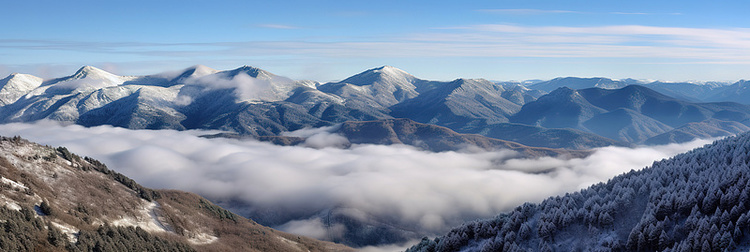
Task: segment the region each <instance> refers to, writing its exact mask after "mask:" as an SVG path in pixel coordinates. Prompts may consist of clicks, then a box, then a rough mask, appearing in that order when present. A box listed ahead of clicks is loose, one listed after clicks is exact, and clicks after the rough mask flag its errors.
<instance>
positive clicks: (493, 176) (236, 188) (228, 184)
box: [0, 122, 707, 238]
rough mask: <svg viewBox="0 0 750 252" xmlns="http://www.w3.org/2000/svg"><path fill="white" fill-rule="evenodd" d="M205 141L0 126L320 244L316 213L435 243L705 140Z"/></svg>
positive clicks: (332, 231)
mask: <svg viewBox="0 0 750 252" xmlns="http://www.w3.org/2000/svg"><path fill="white" fill-rule="evenodd" d="M310 132H312V131H309V130H308V131H307V132H303V133H304V134H307V133H310ZM201 133H202V132H196V131H187V132H178V131H171V130H162V131H152V130H127V129H122V128H114V127H110V126H100V127H93V128H84V127H81V126H76V125H69V126H61V125H58V124H56V123H52V122H40V123H35V124H5V125H0V135H5V136H15V135H19V136H22V137H25V138H27V139H30V140H32V141H36V142H39V143H42V144H47V145H51V146H66V147H67V148H68V149H70V150H71V151H73V152H75V153H78V154H80V155H85V156H91V157H94V158H96V159H99V160H101V161H103V162H105V163H106V164H107V165H108V167H110V168H111V169H113V170H116V171H118V172H121V173H124V174H125V175H127V176H129V177H131V178H133V179H135V180H136V181H138V182H139V183H142V184H144V185H146V186H149V187H154V188H175V189H182V190H187V191H191V192H195V193H198V194H201V195H203V196H205V197H208V198H209V199H211V200H215V201H222V202H229V201H230V200H234V201H235V202H242V203H243V206H242V207H239V206H237V205H234V208H233V210H235V211H237V212H239V213H244V214H248V215H252V216H257V217H258V218H267V219H265V220H264V221H263V222H266V223H275V224H276V225H278V226H277V227H279V228H282V229H285V230H287V231H293V232H298V233H301V234H305V235H310V236H313V237H319V238H321V237H322V238H326V237H328V238H331V237H333V238H335V237H337V236H340V235H342V234H344V233H346V230H345V229H346V228H345V227H343V226H335V225H334V228H329V229H326V228H323V227H322V226H321V225H322V222H321V219H320V214H322V213H326V212H328V211H332V210H333V209H337V211H339V213H341V214H343V215H345V216H348V217H349V218H352V219H363V220H367V219H375V220H378V222H380V223H383V221H386V220H387V223H389V225H391V226H393V227H402V228H408V229H413V230H417V231H418V232H419V234H421V235H424V234H437V233H442V232H445V231H446V230H447V229H449V228H450V227H452V226H455V225H457V224H459V223H461V222H463V221H467V220H473V219H476V218H488V217H492V216H494V215H496V214H498V213H500V212H502V211H507V210H510V209H512V208H514V207H515V206H517V205H520V204H522V203H524V202H527V201H531V202H538V201H540V200H542V199H544V198H546V197H549V196H551V195H558V194H562V193H565V192H570V191H575V190H578V189H581V188H584V187H586V186H588V185H590V184H592V183H596V182H600V181H606V180H607V179H609V178H610V177H612V176H614V175H617V174H620V173H623V172H627V171H630V170H631V169H640V168H642V167H644V166H646V165H649V164H651V163H652V162H653V161H654V160H658V159H661V158H665V157H669V156H672V155H674V154H677V153H680V152H684V151H686V150H689V149H692V148H694V147H697V146H700V145H702V144H705V143H707V141H695V142H691V143H686V144H681V145H677V144H674V145H666V146H654V147H642V148H634V149H631V148H616V147H607V148H601V149H597V150H596V152H595V153H593V154H592V155H591V156H589V157H587V158H583V159H571V160H562V159H554V158H541V159H513V158H512V156H513V153H512V152H509V151H499V152H474V153H459V152H442V153H430V152H424V151H420V150H417V149H414V148H412V147H408V146H380V145H354V146H352V147H350V148H348V149H340V148H325V147H323V148H319V149H313V148H306V147H297V146H291V147H283V146H275V145H271V144H268V143H262V142H255V141H238V140H228V139H204V138H199V137H197V136H196V135H198V134H201ZM319 133H326V131H325V130H323V131H321V132H319ZM540 171H543V172H540ZM540 185H544V186H540ZM230 207H232V205H230ZM264 213H265V214H268V213H272V216H267V215H264ZM417 238H418V237H417Z"/></svg>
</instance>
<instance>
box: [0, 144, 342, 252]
mask: <svg viewBox="0 0 750 252" xmlns="http://www.w3.org/2000/svg"><path fill="white" fill-rule="evenodd" d="M0 176H2V179H1V180H0V187H3V188H4V190H2V191H1V192H0V214H1V215H3V216H18V213H20V214H21V215H22V219H23V220H24V221H23V222H12V223H11V222H4V223H3V224H2V225H3V226H5V230H6V232H5V233H3V237H6V238H8V237H9V238H8V239H10V240H3V242H2V243H0V248H4V250H6V251H11V250H12V251H33V250H37V251H39V250H40V249H42V248H47V249H49V250H52V251H56V250H73V251H80V250H82V251H92V250H100V251H113V250H114V249H118V250H121V249H127V250H138V251H144V250H152V251H156V250H159V251H164V250H172V251H191V250H200V251H217V250H219V251H227V250H232V251H350V249H348V248H346V247H344V246H340V245H336V244H332V243H327V242H320V241H316V240H312V239H309V238H305V237H299V236H296V235H291V234H287V233H283V232H280V231H276V230H273V229H270V228H267V227H263V226H260V225H258V224H257V223H255V222H253V221H251V220H247V219H244V218H242V217H240V216H238V215H235V214H233V213H231V212H229V211H227V210H224V209H222V208H220V207H218V206H216V205H214V204H212V203H210V202H209V201H208V200H205V199H203V198H202V197H200V196H197V195H195V194H191V193H186V192H180V191H173V190H152V189H148V188H144V187H142V186H140V185H138V184H137V183H135V182H134V181H133V180H131V179H129V178H127V177H125V176H123V175H122V174H119V173H117V172H114V171H112V170H109V169H107V167H106V166H105V165H104V164H101V163H99V162H98V161H96V160H93V159H90V158H81V157H79V156H76V155H74V154H71V153H70V152H68V151H67V149H65V148H56V149H55V148H51V147H45V146H41V145H37V144H33V143H30V142H28V141H26V140H23V139H20V138H18V137H14V138H5V137H2V138H0ZM19 211H20V212H19ZM3 219H5V217H4V218H3ZM6 220H7V219H6ZM19 220H21V219H19ZM24 223H27V224H24ZM34 235H38V236H36V237H41V238H34V237H35V236H34ZM11 241H12V242H11ZM19 243H21V244H26V245H22V246H21V247H16V246H15V245H14V244H19ZM4 246H13V247H4Z"/></svg>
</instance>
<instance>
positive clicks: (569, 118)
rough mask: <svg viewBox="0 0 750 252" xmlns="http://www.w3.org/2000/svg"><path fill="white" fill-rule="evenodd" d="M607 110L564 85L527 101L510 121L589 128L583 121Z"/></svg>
mask: <svg viewBox="0 0 750 252" xmlns="http://www.w3.org/2000/svg"><path fill="white" fill-rule="evenodd" d="M605 112H607V111H606V110H604V109H602V108H599V107H597V106H594V105H593V104H591V103H590V102H589V101H588V100H587V99H586V98H585V97H584V96H582V95H581V93H579V92H578V91H576V90H573V89H570V88H567V87H562V88H558V89H556V90H554V91H552V92H550V93H549V94H547V95H544V96H542V97H539V99H537V100H536V101H533V102H530V103H527V104H526V105H524V106H523V108H521V111H519V112H518V113H516V114H514V115H513V116H512V117H511V118H510V121H511V122H513V123H521V124H527V125H534V126H541V127H545V128H571V129H579V130H587V129H586V127H585V126H584V125H583V122H585V121H586V120H588V119H591V118H592V117H594V116H596V115H598V114H603V113H605Z"/></svg>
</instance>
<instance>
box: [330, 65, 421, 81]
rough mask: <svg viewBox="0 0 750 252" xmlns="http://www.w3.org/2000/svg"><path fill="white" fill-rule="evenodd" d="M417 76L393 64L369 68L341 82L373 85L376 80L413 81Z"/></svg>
mask: <svg viewBox="0 0 750 252" xmlns="http://www.w3.org/2000/svg"><path fill="white" fill-rule="evenodd" d="M416 79H417V78H416V77H414V76H413V75H411V74H409V73H407V72H406V71H404V70H401V69H398V68H395V67H392V66H388V65H385V66H381V67H376V68H372V69H368V70H366V71H364V72H361V73H359V74H356V75H354V76H352V77H349V78H346V79H345V80H343V81H341V83H349V84H353V85H357V86H366V85H372V84H374V83H376V82H388V83H411V82H412V81H414V80H416Z"/></svg>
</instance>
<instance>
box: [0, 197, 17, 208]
mask: <svg viewBox="0 0 750 252" xmlns="http://www.w3.org/2000/svg"><path fill="white" fill-rule="evenodd" d="M0 202H2V204H3V205H4V206H5V207H7V208H9V209H12V210H16V211H21V205H19V204H18V202H16V201H14V200H12V199H9V198H7V197H5V195H2V194H0Z"/></svg>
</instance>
